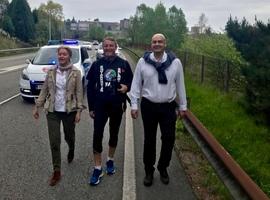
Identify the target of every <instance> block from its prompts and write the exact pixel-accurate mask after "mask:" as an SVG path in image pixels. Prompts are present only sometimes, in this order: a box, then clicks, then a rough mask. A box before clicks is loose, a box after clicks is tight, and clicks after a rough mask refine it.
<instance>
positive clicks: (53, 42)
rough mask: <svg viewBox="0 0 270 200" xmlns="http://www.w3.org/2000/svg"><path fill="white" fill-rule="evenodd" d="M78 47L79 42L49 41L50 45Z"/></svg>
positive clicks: (70, 40) (65, 40)
mask: <svg viewBox="0 0 270 200" xmlns="http://www.w3.org/2000/svg"><path fill="white" fill-rule="evenodd" d="M61 44H64V45H78V44H79V41H78V40H72V39H64V40H49V41H48V45H61Z"/></svg>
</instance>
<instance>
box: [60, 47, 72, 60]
mask: <svg viewBox="0 0 270 200" xmlns="http://www.w3.org/2000/svg"><path fill="white" fill-rule="evenodd" d="M61 49H64V50H66V51H67V52H68V55H69V57H70V58H71V57H72V51H71V48H69V47H68V46H63V45H62V46H60V47H58V48H57V53H59V51H60V50H61Z"/></svg>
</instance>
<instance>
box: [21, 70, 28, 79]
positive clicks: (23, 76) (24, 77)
mask: <svg viewBox="0 0 270 200" xmlns="http://www.w3.org/2000/svg"><path fill="white" fill-rule="evenodd" d="M21 77H22V79H24V80H29V77H28V75H27V74H26V72H25V71H23V72H22V74H21Z"/></svg>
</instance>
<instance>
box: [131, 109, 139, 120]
mask: <svg viewBox="0 0 270 200" xmlns="http://www.w3.org/2000/svg"><path fill="white" fill-rule="evenodd" d="M130 114H131V117H132V118H133V119H137V118H138V115H139V112H138V110H131V112H130Z"/></svg>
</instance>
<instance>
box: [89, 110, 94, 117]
mask: <svg viewBox="0 0 270 200" xmlns="http://www.w3.org/2000/svg"><path fill="white" fill-rule="evenodd" d="M89 115H90V117H91V118H92V119H94V118H95V112H94V111H90V112H89Z"/></svg>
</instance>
